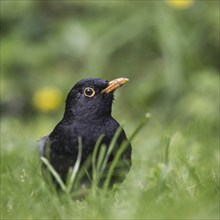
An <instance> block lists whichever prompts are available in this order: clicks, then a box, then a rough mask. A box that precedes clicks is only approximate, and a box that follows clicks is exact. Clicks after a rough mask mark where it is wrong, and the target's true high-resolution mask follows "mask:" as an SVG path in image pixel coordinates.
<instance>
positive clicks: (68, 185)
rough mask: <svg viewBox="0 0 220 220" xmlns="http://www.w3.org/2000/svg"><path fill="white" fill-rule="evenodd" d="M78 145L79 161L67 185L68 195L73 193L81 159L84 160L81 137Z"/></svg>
mask: <svg viewBox="0 0 220 220" xmlns="http://www.w3.org/2000/svg"><path fill="white" fill-rule="evenodd" d="M78 143H79V145H78V148H79V149H78V155H77V160H76V163H75V165H74V167H73V170H72V172H71V175H70V179H69V182H68V183H67V188H66V192H67V193H70V192H71V189H72V187H73V184H74V181H75V178H76V174H77V173H78V171H79V167H80V162H81V158H82V138H81V137H78Z"/></svg>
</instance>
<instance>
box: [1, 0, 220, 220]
mask: <svg viewBox="0 0 220 220" xmlns="http://www.w3.org/2000/svg"><path fill="white" fill-rule="evenodd" d="M0 4H1V7H0V10H1V15H0V23H1V56H0V64H1V69H0V70H1V87H0V91H1V100H0V107H1V122H0V123H1V124H0V125H1V130H0V132H1V198H0V203H1V219H22V220H23V219H197V220H202V219H210V220H211V219H219V218H220V210H219V209H220V208H219V207H220V203H219V201H220V197H219V189H220V185H219V184H220V178H219V175H220V159H219V154H220V149H219V96H220V94H219V91H220V90H219V88H220V86H219V20H220V17H219V14H220V13H219V1H215V0H212V1H196V0H194V1H193V0H187V1H174V0H166V1H141V0H140V1H139V0H137V1H98V0H97V1H95V0H94V1H62V2H61V1H60V2H59V1H25V0H19V1H8V0H7V1H6V0H3V1H1V2H0ZM90 77H95V78H102V79H107V80H112V79H115V78H118V77H127V78H129V79H130V81H129V82H128V83H127V84H126V85H124V86H123V87H122V88H120V89H119V90H118V91H116V94H115V101H114V103H113V116H114V117H115V118H116V120H117V121H118V122H120V124H123V125H124V130H125V132H126V134H127V136H128V137H131V136H132V134H133V132H134V131H135V129H136V128H137V127H138V126H139V125H140V123H142V121H143V120H144V119H145V116H146V115H148V116H149V115H150V118H149V119H148V120H147V121H146V123H145V124H144V126H143V127H142V128H141V129H140V130H139V131H138V133H137V134H136V136H135V137H134V139H132V140H131V145H132V149H133V150H132V163H133V165H132V168H131V170H130V172H129V174H128V175H127V178H126V180H125V181H124V182H123V183H122V184H121V185H120V186H119V187H115V188H113V189H112V190H110V189H109V190H107V191H105V190H103V189H97V188H95V187H94V185H93V187H92V188H91V189H90V190H88V193H87V195H86V196H85V197H84V198H82V197H77V196H76V194H77V192H75V191H72V192H70V193H66V192H57V191H56V190H55V189H54V188H53V186H52V185H51V184H50V183H48V182H47V181H46V180H45V178H44V177H43V176H42V174H41V169H40V166H41V160H40V158H39V151H38V143H37V142H38V141H39V140H40V138H42V137H43V136H44V135H47V134H49V133H50V132H51V131H52V130H53V128H54V126H55V125H56V124H57V123H58V122H59V120H60V119H61V118H62V115H63V110H64V104H65V97H66V94H67V93H68V91H69V90H70V89H71V87H72V86H73V85H74V84H75V83H76V82H77V81H78V80H80V79H82V78H90Z"/></svg>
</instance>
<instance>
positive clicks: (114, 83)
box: [102, 78, 129, 94]
mask: <svg viewBox="0 0 220 220" xmlns="http://www.w3.org/2000/svg"><path fill="white" fill-rule="evenodd" d="M128 81H129V79H127V78H117V79H113V80H111V81H109V83H108V86H107V87H106V88H105V89H103V90H102V93H106V94H108V93H110V92H114V91H115V90H116V89H117V88H119V87H121V86H123V85H124V84H125V83H127V82H128Z"/></svg>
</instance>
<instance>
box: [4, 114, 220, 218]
mask: <svg viewBox="0 0 220 220" xmlns="http://www.w3.org/2000/svg"><path fill="white" fill-rule="evenodd" d="M151 120H152V121H153V120H154V119H153V118H152V119H151ZM151 120H150V121H151ZM39 121H40V122H39ZM41 122H42V121H41V120H39V119H36V123H33V122H32V123H27V122H25V123H24V122H22V121H19V120H15V119H11V120H8V119H4V120H2V122H1V127H2V143H1V144H2V148H1V219H218V218H219V154H218V153H219V151H218V148H217V147H216V144H217V143H218V141H217V140H216V139H214V138H210V136H209V134H210V133H211V132H212V131H211V130H210V128H209V127H208V126H207V124H206V127H205V124H201V123H200V124H196V122H193V123H191V125H190V126H188V127H187V128H183V127H181V131H177V130H176V129H177V127H175V126H172V125H171V126H170V127H169V128H167V129H168V130H169V132H167V133H169V134H170V135H167V134H166V135H162V134H160V135H161V136H160V137H159V136H158V135H155V136H154V134H153V133H150V130H152V129H153V128H154V123H152V122H151V123H149V124H148V125H146V126H145V127H144V129H142V131H138V132H137V134H136V135H137V136H136V138H135V139H133V140H132V145H133V166H132V169H131V171H130V173H129V175H128V177H127V179H126V181H125V182H124V183H123V184H122V185H121V186H120V187H119V189H118V190H112V191H110V190H109V191H107V193H106V191H105V190H101V189H100V190H98V191H96V193H93V192H92V191H91V192H88V196H87V197H86V198H85V199H74V198H73V194H71V193H57V192H56V191H55V190H54V189H53V187H51V185H50V184H49V183H47V182H46V181H45V180H44V178H43V177H42V175H41V172H40V159H39V155H38V149H37V146H36V143H35V141H34V139H33V137H34V136H35V135H36V136H37V134H38V133H39V127H38V126H40V124H41ZM47 122H48V121H47ZM45 123H46V122H45ZM24 125H26V129H24V130H21V127H23V126H24ZM41 125H42V124H41ZM43 126H44V125H42V127H43ZM31 128H32V129H31ZM150 128H151V129H150ZM12 129H13V130H14V131H17V132H16V133H12V132H11V131H12ZM35 129H36V130H35ZM128 130H129V129H128ZM37 131H38V132H37ZM146 132H149V133H150V134H149V135H146ZM31 133H32V136H31ZM152 138H157V139H160V140H159V141H158V142H157V144H153V142H152ZM152 146H153V148H152ZM139 155H142V156H143V158H145V159H143V160H142V158H141V156H139ZM139 158H140V159H139Z"/></svg>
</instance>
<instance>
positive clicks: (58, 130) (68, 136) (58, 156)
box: [40, 78, 131, 183]
mask: <svg viewBox="0 0 220 220" xmlns="http://www.w3.org/2000/svg"><path fill="white" fill-rule="evenodd" d="M127 81H128V79H126V78H119V79H115V80H112V81H107V80H102V79H95V78H88V79H83V80H81V81H79V82H78V83H76V84H75V85H74V86H73V88H72V89H71V91H70V92H69V94H68V96H67V98H66V107H65V113H64V116H63V118H62V120H61V121H60V122H59V123H58V124H57V125H56V126H55V128H54V130H53V131H52V132H51V133H50V134H49V135H48V136H46V137H44V138H42V139H41V141H40V155H41V156H43V157H47V158H48V159H49V161H50V163H51V165H52V166H53V168H54V169H55V170H56V171H57V173H58V174H59V175H60V176H61V178H62V180H63V181H64V182H65V181H66V178H67V174H68V170H69V168H70V167H73V166H74V164H75V162H76V159H77V155H78V146H79V143H78V138H79V137H81V139H82V158H81V166H82V165H83V164H84V163H85V161H86V160H87V158H88V157H89V155H91V154H92V153H93V150H94V146H95V144H96V142H97V140H98V138H99V137H100V135H104V137H103V139H102V141H101V144H105V145H106V146H107V147H109V144H110V142H111V140H112V138H113V136H114V134H115V132H116V130H117V129H118V127H119V126H120V125H119V123H118V122H117V121H116V120H115V119H114V118H113V117H112V115H111V112H112V103H113V99H114V96H113V92H114V91H115V90H116V89H117V88H118V87H120V86H121V85H123V84H124V83H126V82H127ZM126 140H127V137H126V134H125V132H124V130H123V129H122V131H121V133H120V135H119V136H118V138H117V141H116V146H115V148H114V150H113V152H112V153H111V155H110V157H109V160H108V165H109V164H110V163H111V162H112V160H113V158H114V156H115V154H116V153H117V150H118V149H119V147H120V146H121V144H122V142H123V141H126ZM101 144H100V145H101ZM46 146H48V154H47V153H46ZM107 167H108V166H107ZM130 167H131V145H130V144H129V143H128V145H127V147H126V149H125V151H124V152H123V154H122V156H121V158H120V161H119V164H118V168H117V169H115V173H114V178H112V183H114V182H122V181H123V180H124V178H125V176H126V173H127V172H128V171H129V169H130ZM88 170H89V172H91V167H90V168H88ZM107 171H108V170H107ZM90 175H91V174H90ZM91 176H92V175H91Z"/></svg>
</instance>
